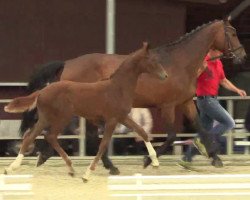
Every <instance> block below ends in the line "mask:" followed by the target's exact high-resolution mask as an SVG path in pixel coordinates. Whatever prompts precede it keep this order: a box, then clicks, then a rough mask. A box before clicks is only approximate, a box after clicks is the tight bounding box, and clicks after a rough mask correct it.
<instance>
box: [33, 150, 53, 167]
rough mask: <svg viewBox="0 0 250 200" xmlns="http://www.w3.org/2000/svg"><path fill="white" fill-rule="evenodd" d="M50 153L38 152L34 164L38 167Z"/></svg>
mask: <svg viewBox="0 0 250 200" xmlns="http://www.w3.org/2000/svg"><path fill="white" fill-rule="evenodd" d="M51 156H52V155H47V154H42V153H41V152H38V156H37V162H36V166H37V167H39V166H41V165H43V164H44V163H45V162H46V161H47V160H48V159H49V158H50V157H51Z"/></svg>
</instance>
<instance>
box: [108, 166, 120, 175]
mask: <svg viewBox="0 0 250 200" xmlns="http://www.w3.org/2000/svg"><path fill="white" fill-rule="evenodd" d="M109 174H111V175H119V174H120V171H119V169H118V168H117V167H112V168H111V169H110V171H109Z"/></svg>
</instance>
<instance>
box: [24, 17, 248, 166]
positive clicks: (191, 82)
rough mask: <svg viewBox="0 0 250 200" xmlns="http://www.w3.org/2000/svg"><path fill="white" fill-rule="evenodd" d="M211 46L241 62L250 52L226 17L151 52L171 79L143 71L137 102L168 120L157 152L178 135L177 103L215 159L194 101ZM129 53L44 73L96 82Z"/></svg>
mask: <svg viewBox="0 0 250 200" xmlns="http://www.w3.org/2000/svg"><path fill="white" fill-rule="evenodd" d="M210 48H215V49H218V50H220V51H222V52H224V55H225V57H231V58H233V59H234V62H235V63H240V62H242V61H243V60H244V58H245V56H246V53H245V50H244V48H243V46H242V45H241V44H240V42H239V40H238V37H237V34H236V30H235V28H234V27H232V26H231V25H230V23H229V21H228V20H215V21H213V22H209V23H207V24H205V25H202V26H201V27H197V29H196V30H193V31H192V32H191V33H188V34H186V35H185V36H183V37H182V38H180V39H179V40H178V41H176V42H173V43H171V44H166V45H162V46H160V47H157V48H155V49H151V50H150V54H151V55H155V56H157V57H158V59H159V62H160V63H161V64H162V65H163V67H164V68H165V70H166V71H167V73H168V74H169V78H168V79H167V80H165V81H164V82H160V81H158V80H156V79H152V78H151V77H150V76H148V75H146V74H144V75H142V76H140V78H139V80H138V84H137V88H136V95H135V98H134V101H133V107H152V106H153V107H157V108H159V109H160V110H161V114H162V117H163V118H164V119H165V121H166V125H167V133H168V138H167V139H166V141H165V142H164V144H163V145H162V146H161V147H159V148H158V149H157V156H160V155H162V154H164V153H165V152H166V149H167V148H168V147H169V146H170V145H171V144H172V143H173V141H174V140H175V137H176V133H175V131H174V122H175V110H176V108H177V107H179V108H180V109H181V110H182V111H183V114H184V115H185V116H186V117H187V118H188V119H189V120H190V122H191V123H192V124H193V126H194V128H195V129H196V130H197V132H198V133H199V135H200V137H201V140H202V141H203V142H204V144H205V146H206V148H207V151H208V153H209V156H210V157H212V158H213V159H215V158H217V153H216V148H215V146H216V145H213V144H214V143H215V140H214V139H213V138H212V135H209V133H207V132H206V131H205V130H204V129H202V127H201V126H200V122H199V119H198V117H197V110H196V107H195V104H194V102H193V96H194V95H195V90H196V78H197V73H198V70H199V68H200V66H202V62H203V59H204V57H205V55H206V54H207V52H208V50H209V49H210ZM127 57H128V55H117V54H114V55H108V54H98V53H94V54H87V55H83V56H80V57H77V58H74V59H71V60H67V61H65V64H64V65H63V64H62V63H61V64H58V63H56V65H54V66H53V65H50V67H49V71H46V70H45V69H44V71H43V72H41V73H42V74H41V75H43V74H45V72H46V73H49V72H51V73H50V74H49V75H48V74H47V75H48V77H50V78H51V79H52V78H55V77H57V76H58V77H60V80H72V81H78V82H96V81H98V80H102V79H105V78H108V77H110V75H111V74H112V73H113V72H114V71H115V70H116V69H117V68H118V66H119V65H120V63H121V62H123V60H124V59H126V58H127ZM34 89H35V88H34ZM25 121H26V122H27V121H28V120H25ZM150 162H151V161H150V159H149V158H147V159H146V160H145V162H144V166H145V167H146V166H147V165H148V164H150Z"/></svg>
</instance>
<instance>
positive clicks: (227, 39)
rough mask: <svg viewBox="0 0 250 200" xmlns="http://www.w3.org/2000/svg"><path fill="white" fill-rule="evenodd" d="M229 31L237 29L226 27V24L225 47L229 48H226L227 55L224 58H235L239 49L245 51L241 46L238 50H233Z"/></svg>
mask: <svg viewBox="0 0 250 200" xmlns="http://www.w3.org/2000/svg"><path fill="white" fill-rule="evenodd" d="M228 29H233V30H235V28H233V27H232V26H226V25H225V24H224V31H225V46H226V45H227V47H225V49H226V50H225V55H224V56H223V57H225V58H235V57H236V55H235V53H234V52H236V51H238V50H239V49H243V46H242V45H240V46H238V47H237V48H235V49H234V48H233V46H232V43H231V40H230V37H229V33H228Z"/></svg>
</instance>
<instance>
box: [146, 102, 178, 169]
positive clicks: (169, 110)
mask: <svg viewBox="0 0 250 200" xmlns="http://www.w3.org/2000/svg"><path fill="white" fill-rule="evenodd" d="M161 114H162V117H163V119H165V121H166V125H167V130H166V131H167V134H168V138H167V139H166V141H165V142H164V143H163V144H162V145H161V146H160V147H159V148H157V149H156V155H157V157H159V156H161V155H164V154H165V153H166V151H167V149H168V148H169V147H170V146H171V145H172V144H173V142H174V141H175V139H176V132H175V130H174V121H175V107H174V106H173V105H167V106H165V105H163V106H162V108H161ZM151 162H152V160H151V158H150V157H148V156H146V157H145V158H144V168H146V167H147V166H148V165H150V164H151Z"/></svg>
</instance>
